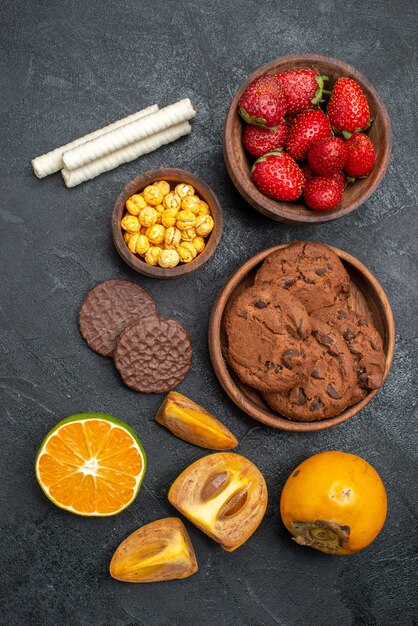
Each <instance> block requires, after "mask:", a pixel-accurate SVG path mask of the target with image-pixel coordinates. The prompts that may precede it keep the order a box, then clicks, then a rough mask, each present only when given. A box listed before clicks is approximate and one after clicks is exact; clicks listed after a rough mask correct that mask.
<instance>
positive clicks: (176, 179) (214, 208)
mask: <svg viewBox="0 0 418 626" xmlns="http://www.w3.org/2000/svg"><path fill="white" fill-rule="evenodd" d="M157 180H166V181H167V182H168V183H170V186H171V187H173V186H175V185H177V184H178V183H188V184H190V185H193V187H194V188H195V190H196V194H197V195H198V196H199V197H200V198H201V199H202V200H204V201H205V202H207V204H208V205H209V208H210V213H211V215H212V218H213V221H214V227H213V230H212V232H211V233H210V235H209V237H208V238H207V239H206V240H205V241H206V246H205V248H204V250H203V252H201V253H200V254H198V255H197V257H196V258H195V259H193V261H191V262H190V263H183V264H181V265H177V266H176V267H172V268H168V269H165V268H163V267H159V266H154V265H148V264H147V263H145V261H143V260H142V259H141V257H139V256H137V255H136V254H133V253H132V252H131V251H130V250H129V248H128V246H127V245H126V243H125V241H124V239H123V231H122V229H121V226H120V222H121V219H122V217H123V214H124V211H125V202H126V200H127V199H128V198H130V196H132V195H133V194H135V193H140V192H141V191H142V190H143V189H145V187H147V185H151V184H152V183H154V182H156V181H157ZM222 229H223V218H222V209H221V205H220V204H219V201H218V199H217V197H216V196H215V194H214V193H213V191H212V189H211V188H210V187H209V186H208V185H207V184H206V183H205V182H204V181H203V180H202V179H201V178H199V177H198V176H196V175H195V174H192V173H191V172H187V171H186V170H180V169H175V168H172V167H167V168H160V169H155V170H149V171H147V172H144V173H143V174H140V175H139V176H137V177H136V178H134V179H133V180H131V181H130V182H129V183H128V184H127V185H125V186H124V188H123V189H122V191H121V193H120V194H119V196H118V199H117V200H116V203H115V206H114V208H113V211H112V236H113V243H114V244H115V247H116V250H117V251H118V252H119V254H120V256H121V257H122V259H123V260H124V261H125V262H126V263H127V264H128V265H130V266H131V267H132V269H134V270H135V271H136V272H139V273H140V274H144V275H145V276H151V277H153V278H174V277H175V276H184V274H189V273H190V272H194V271H195V270H197V269H199V267H201V266H202V265H203V264H204V263H206V261H208V260H209V259H210V257H211V256H212V254H213V253H214V252H215V249H216V247H217V245H218V243H219V241H220V239H221V235H222Z"/></svg>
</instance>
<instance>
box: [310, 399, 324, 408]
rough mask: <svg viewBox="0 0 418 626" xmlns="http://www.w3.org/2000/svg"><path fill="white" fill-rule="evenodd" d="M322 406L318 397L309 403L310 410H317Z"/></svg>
mask: <svg viewBox="0 0 418 626" xmlns="http://www.w3.org/2000/svg"><path fill="white" fill-rule="evenodd" d="M321 406H322V402H321V400H319V398H314V399H313V400H312V402H311V404H310V405H309V410H310V411H317V410H318V409H320V408H321Z"/></svg>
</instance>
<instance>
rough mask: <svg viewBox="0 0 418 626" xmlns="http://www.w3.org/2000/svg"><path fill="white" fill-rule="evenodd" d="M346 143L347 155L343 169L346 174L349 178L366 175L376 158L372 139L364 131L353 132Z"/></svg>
mask: <svg viewBox="0 0 418 626" xmlns="http://www.w3.org/2000/svg"><path fill="white" fill-rule="evenodd" d="M346 143H347V147H348V156H347V161H346V164H345V166H344V169H345V172H346V174H347V176H350V178H358V177H359V176H367V174H368V173H369V172H370V170H371V169H372V167H373V165H374V161H375V158H376V154H375V151H374V146H373V142H372V140H371V139H370V137H368V136H367V135H365V134H364V133H355V134H354V135H351V137H350V138H349V139H347V141H346Z"/></svg>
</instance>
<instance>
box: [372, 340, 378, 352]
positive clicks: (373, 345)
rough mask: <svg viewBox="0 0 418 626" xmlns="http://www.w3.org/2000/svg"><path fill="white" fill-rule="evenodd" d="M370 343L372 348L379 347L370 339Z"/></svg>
mask: <svg viewBox="0 0 418 626" xmlns="http://www.w3.org/2000/svg"><path fill="white" fill-rule="evenodd" d="M370 345H371V347H372V348H373V350H378V349H379V346H378V345H377V344H376V343H375V342H374V341H371V342H370Z"/></svg>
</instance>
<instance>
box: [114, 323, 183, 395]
mask: <svg viewBox="0 0 418 626" xmlns="http://www.w3.org/2000/svg"><path fill="white" fill-rule="evenodd" d="M113 357H114V360H115V365H116V368H117V369H118V371H119V373H120V375H121V376H122V379H123V382H124V383H125V384H126V385H128V387H131V388H132V389H135V391H143V392H146V393H162V392H164V391H170V389H173V387H175V386H176V385H178V384H179V383H180V382H181V381H182V380H183V378H184V377H185V376H186V374H187V372H188V371H189V369H190V366H191V363H192V346H191V343H190V338H189V335H188V333H187V331H186V329H185V328H184V326H183V325H182V324H180V322H177V321H176V320H172V319H163V318H158V317H148V318H145V319H142V320H140V321H139V322H136V323H135V324H133V325H132V326H130V327H129V328H127V329H126V330H124V331H123V332H122V334H121V335H120V337H119V339H118V340H117V344H116V349H115V352H114V355H113Z"/></svg>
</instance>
